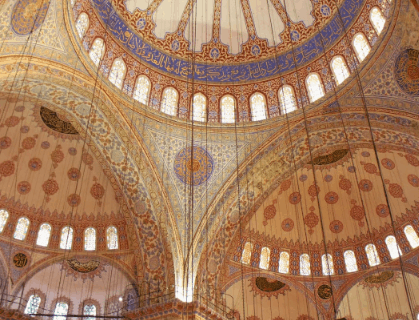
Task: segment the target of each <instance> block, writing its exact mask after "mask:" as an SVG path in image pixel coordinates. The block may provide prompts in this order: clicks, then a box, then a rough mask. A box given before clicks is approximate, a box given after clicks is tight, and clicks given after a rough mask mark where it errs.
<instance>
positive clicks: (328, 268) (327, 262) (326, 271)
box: [322, 253, 335, 276]
mask: <svg viewBox="0 0 419 320" xmlns="http://www.w3.org/2000/svg"><path fill="white" fill-rule="evenodd" d="M322 271H323V275H325V276H332V275H334V274H335V269H334V268H333V257H332V255H331V254H330V253H328V254H324V255H322Z"/></svg>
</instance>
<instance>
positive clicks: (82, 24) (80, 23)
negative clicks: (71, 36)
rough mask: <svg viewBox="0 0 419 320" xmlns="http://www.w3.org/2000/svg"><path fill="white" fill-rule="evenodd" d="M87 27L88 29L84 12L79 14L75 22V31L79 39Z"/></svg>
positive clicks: (87, 18) (87, 20) (87, 19)
mask: <svg viewBox="0 0 419 320" xmlns="http://www.w3.org/2000/svg"><path fill="white" fill-rule="evenodd" d="M88 27H89V17H88V16H87V14H86V13H85V12H82V13H80V15H79V17H78V19H77V21H76V30H77V33H78V34H79V37H80V38H83V36H84V34H85V33H86V30H87V28H88Z"/></svg>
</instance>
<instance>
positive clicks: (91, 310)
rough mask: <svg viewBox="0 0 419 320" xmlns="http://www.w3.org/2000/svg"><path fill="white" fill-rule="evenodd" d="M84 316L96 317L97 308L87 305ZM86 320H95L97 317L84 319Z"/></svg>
mask: <svg viewBox="0 0 419 320" xmlns="http://www.w3.org/2000/svg"><path fill="white" fill-rule="evenodd" d="M83 315H84V316H95V315H96V306H95V305H94V304H86V305H85V306H84V308H83ZM84 319H86V320H95V319H96V318H95V317H87V318H84Z"/></svg>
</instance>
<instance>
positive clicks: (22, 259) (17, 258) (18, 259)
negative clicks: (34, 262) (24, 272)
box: [13, 252, 28, 268]
mask: <svg viewBox="0 0 419 320" xmlns="http://www.w3.org/2000/svg"><path fill="white" fill-rule="evenodd" d="M13 264H14V265H15V267H16V268H24V267H25V266H26V265H27V264H28V257H27V256H26V254H24V253H21V252H19V253H16V254H15V255H14V257H13Z"/></svg>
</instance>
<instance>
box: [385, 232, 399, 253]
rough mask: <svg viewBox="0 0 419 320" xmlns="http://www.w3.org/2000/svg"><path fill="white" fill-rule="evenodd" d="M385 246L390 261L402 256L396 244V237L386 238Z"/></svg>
mask: <svg viewBox="0 0 419 320" xmlns="http://www.w3.org/2000/svg"><path fill="white" fill-rule="evenodd" d="M386 245H387V249H388V252H390V257H391V259H396V258H398V257H399V256H401V255H402V251H401V250H400V247H399V245H398V244H397V241H396V237H394V236H388V237H387V238H386Z"/></svg>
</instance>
